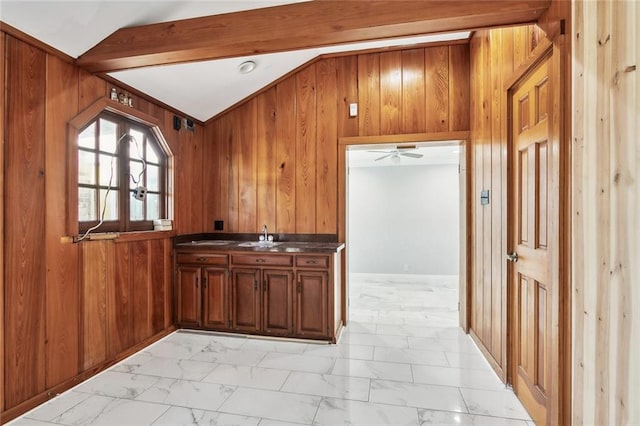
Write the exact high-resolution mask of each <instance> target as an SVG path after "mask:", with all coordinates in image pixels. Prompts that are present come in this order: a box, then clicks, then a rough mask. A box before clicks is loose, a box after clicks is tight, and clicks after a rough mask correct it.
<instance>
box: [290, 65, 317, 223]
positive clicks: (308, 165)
mask: <svg viewBox="0 0 640 426" xmlns="http://www.w3.org/2000/svg"><path fill="white" fill-rule="evenodd" d="M295 117H296V119H295V124H296V143H295V156H296V167H295V180H296V197H295V198H296V203H295V206H296V209H295V213H296V232H297V233H299V234H314V233H315V232H316V199H315V198H316V190H317V188H316V66H315V64H314V65H311V66H309V67H306V68H305V69H303V70H301V71H300V72H298V73H296V115H295Z"/></svg>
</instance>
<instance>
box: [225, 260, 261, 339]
mask: <svg viewBox="0 0 640 426" xmlns="http://www.w3.org/2000/svg"><path fill="white" fill-rule="evenodd" d="M232 277H233V278H232V288H233V291H232V296H231V304H232V310H231V317H232V323H231V326H232V328H233V329H234V330H238V331H248V332H256V331H259V330H260V290H259V285H260V283H259V280H260V270H259V269H234V270H233V271H232Z"/></svg>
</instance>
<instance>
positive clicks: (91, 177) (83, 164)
mask: <svg viewBox="0 0 640 426" xmlns="http://www.w3.org/2000/svg"><path fill="white" fill-rule="evenodd" d="M95 158H96V156H95V154H94V153H93V152H87V151H83V150H81V149H80V150H78V182H79V183H86V184H88V185H95V183H96V164H95V163H96V160H95Z"/></svg>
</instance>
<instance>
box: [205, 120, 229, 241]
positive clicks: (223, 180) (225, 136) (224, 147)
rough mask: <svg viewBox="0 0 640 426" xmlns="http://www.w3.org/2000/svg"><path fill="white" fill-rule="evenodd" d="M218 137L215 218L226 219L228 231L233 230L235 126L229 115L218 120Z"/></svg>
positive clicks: (225, 223) (213, 183)
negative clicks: (233, 134)
mask: <svg viewBox="0 0 640 426" xmlns="http://www.w3.org/2000/svg"><path fill="white" fill-rule="evenodd" d="M217 124H218V128H217V137H216V140H215V144H216V152H217V153H218V161H219V163H218V164H219V166H218V169H219V170H218V173H217V177H218V180H217V182H211V183H210V184H212V185H214V186H216V187H217V188H219V196H218V199H217V200H214V203H215V204H214V205H215V206H217V207H216V209H215V212H216V216H215V219H218V220H222V221H224V229H225V230H226V231H227V232H231V229H232V228H231V220H230V214H231V208H230V204H229V203H230V197H231V196H232V195H233V193H232V192H231V186H230V183H231V179H232V174H231V141H232V140H233V136H232V131H233V127H232V125H231V122H230V120H229V116H228V115H226V116H224V117H223V118H222V119H221V120H220V121H218V122H217Z"/></svg>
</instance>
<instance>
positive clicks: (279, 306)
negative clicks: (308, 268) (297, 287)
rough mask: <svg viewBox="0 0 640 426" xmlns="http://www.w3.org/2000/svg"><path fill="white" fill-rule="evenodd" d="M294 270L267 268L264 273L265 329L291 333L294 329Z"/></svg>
mask: <svg viewBox="0 0 640 426" xmlns="http://www.w3.org/2000/svg"><path fill="white" fill-rule="evenodd" d="M292 286H293V272H291V271H278V270H268V269H267V270H265V271H263V273H262V290H263V294H262V324H263V331H264V332H266V333H268V334H272V335H283V336H286V335H290V334H291V332H292V331H293V296H292V295H293V291H292Z"/></svg>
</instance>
